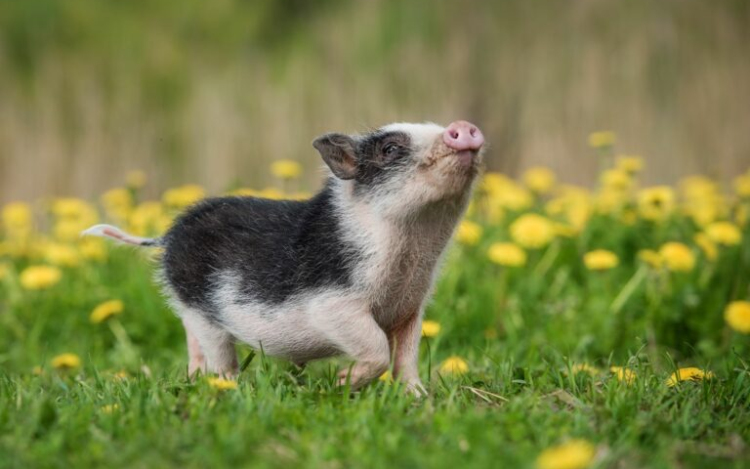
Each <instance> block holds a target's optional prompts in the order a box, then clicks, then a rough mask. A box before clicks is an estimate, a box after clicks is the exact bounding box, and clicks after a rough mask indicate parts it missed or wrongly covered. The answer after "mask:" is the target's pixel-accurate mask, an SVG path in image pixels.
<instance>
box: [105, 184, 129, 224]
mask: <svg viewBox="0 0 750 469" xmlns="http://www.w3.org/2000/svg"><path fill="white" fill-rule="evenodd" d="M101 200H102V205H103V206H104V210H105V211H106V212H107V215H109V217H110V218H113V219H115V220H118V221H120V220H126V219H127V217H128V215H129V214H130V211H131V210H132V209H133V196H132V195H131V193H130V191H129V190H128V189H125V188H124V187H117V188H115V189H110V190H108V191H107V192H105V193H104V194H102V197H101Z"/></svg>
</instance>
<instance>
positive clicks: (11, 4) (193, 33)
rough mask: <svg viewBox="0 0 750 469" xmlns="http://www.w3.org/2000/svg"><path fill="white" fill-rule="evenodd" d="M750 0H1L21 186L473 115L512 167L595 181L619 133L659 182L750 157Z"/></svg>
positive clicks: (262, 181) (231, 182)
mask: <svg viewBox="0 0 750 469" xmlns="http://www.w3.org/2000/svg"><path fill="white" fill-rule="evenodd" d="M749 45H750V3H749V2H746V1H744V0H734V1H731V0H727V1H721V2H707V1H698V0H664V1H659V2H653V1H645V0H638V1H628V2H622V1H614V0H611V1H610V0H608V1H605V0H579V1H575V2H563V1H556V0H549V1H542V0H539V1H524V0H518V1H480V0H463V1H432V0H417V1H399V0H371V1H360V2H349V1H343V0H327V1H315V2H312V1H305V0H284V1H271V0H265V1H255V2H251V1H241V0H212V1H210V2H207V1H199V0H181V1H178V0H128V1H114V0H0V202H6V201H10V200H16V199H27V200H29V199H35V198H38V197H42V196H47V195H79V196H84V197H92V196H94V195H96V194H99V193H101V192H102V191H103V190H104V189H106V188H109V187H113V186H116V185H119V184H121V183H122V180H123V177H124V174H125V173H126V172H127V171H128V170H131V169H142V170H144V171H146V173H147V174H148V175H149V178H150V180H151V184H150V185H149V188H148V190H149V191H151V194H150V195H156V194H158V193H159V192H160V191H161V190H163V189H164V188H166V187H169V186H172V185H176V184H180V183H186V182H195V183H198V184H201V185H204V186H206V187H207V188H208V190H209V191H210V192H214V193H216V192H219V191H222V190H224V189H226V188H228V187H232V186H237V185H246V186H253V187H263V186H265V185H267V184H268V180H269V179H270V177H269V174H268V164H269V163H270V162H271V161H273V160H276V159H280V158H291V159H296V160H298V161H300V162H301V163H302V164H303V166H304V167H305V168H306V169H307V171H306V175H305V178H304V179H303V182H302V188H305V189H314V188H315V187H316V186H317V185H318V183H319V179H320V171H319V170H318V168H319V167H320V164H319V160H318V158H317V156H316V155H315V153H314V151H313V150H312V148H311V146H310V142H311V140H312V139H313V138H314V137H315V136H316V135H318V134H320V133H323V132H326V131H331V130H338V131H346V132H358V131H364V130H367V129H369V128H372V127H377V126H379V125H381V124H384V123H387V122H391V121H424V120H431V121H436V122H439V123H443V124H446V123H448V122H449V121H451V120H454V119H459V118H464V119H468V120H471V121H473V122H475V123H477V124H479V125H480V126H481V127H482V129H483V130H484V132H485V135H486V136H487V138H488V140H489V142H490V144H491V147H490V150H489V153H488V157H489V158H488V165H489V166H490V168H492V169H495V170H500V171H504V172H507V173H509V174H511V175H514V174H516V173H518V172H519V171H521V170H523V169H524V168H527V167H529V166H532V165H537V164H543V165H547V166H549V167H551V168H552V169H554V170H555V171H556V172H558V173H559V174H560V176H561V178H562V179H563V180H564V181H568V182H574V183H581V184H592V183H594V182H595V178H596V174H597V172H598V170H599V169H600V168H599V162H598V161H597V156H596V154H595V152H594V151H593V150H591V149H590V148H588V147H587V142H586V139H587V135H588V134H589V133H590V132H591V131H594V130H602V129H606V130H613V131H615V132H616V133H617V135H618V143H617V146H616V148H617V150H618V151H619V152H622V153H626V154H641V155H643V156H644V157H645V158H646V160H647V165H648V168H647V171H646V173H645V175H644V180H645V181H646V182H647V183H656V182H664V183H672V182H674V181H675V180H676V179H678V178H679V177H682V176H685V175H688V174H693V173H703V174H707V175H709V176H713V177H716V178H719V179H721V180H728V179H729V178H730V177H732V176H734V175H736V174H739V173H740V172H741V171H744V170H746V169H747V167H748V166H749V165H750V47H749Z"/></svg>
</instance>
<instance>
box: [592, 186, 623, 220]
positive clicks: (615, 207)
mask: <svg viewBox="0 0 750 469" xmlns="http://www.w3.org/2000/svg"><path fill="white" fill-rule="evenodd" d="M628 202H629V195H628V192H627V191H623V190H620V189H615V188H613V187H607V186H603V187H602V190H600V191H599V192H598V193H597V194H596V198H595V199H594V204H595V206H596V210H597V212H598V213H603V214H608V213H614V212H618V211H619V210H620V209H622V207H623V206H625V205H626V204H627V203H628Z"/></svg>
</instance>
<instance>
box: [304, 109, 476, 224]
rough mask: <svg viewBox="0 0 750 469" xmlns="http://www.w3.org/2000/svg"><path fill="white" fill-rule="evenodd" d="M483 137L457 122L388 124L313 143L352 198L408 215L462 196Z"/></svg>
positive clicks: (473, 168) (470, 178) (470, 181)
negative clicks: (357, 133)
mask: <svg viewBox="0 0 750 469" xmlns="http://www.w3.org/2000/svg"><path fill="white" fill-rule="evenodd" d="M483 144H484V136H483V135H482V132H481V131H480V130H479V128H477V126H475V125H473V124H471V123H469V122H466V121H456V122H453V123H451V124H450V125H448V126H447V127H442V126H439V125H437V124H431V123H430V124H405V123H398V124H390V125H386V126H384V127H381V128H380V129H378V130H376V131H374V132H371V133H368V134H364V135H344V134H339V133H330V134H326V135H323V136H321V137H319V138H317V139H316V140H315V141H314V142H313V146H314V147H315V148H316V149H317V150H318V151H319V152H320V154H321V156H322V157H323V160H324V161H325V162H326V164H327V165H328V167H329V168H330V169H331V172H332V173H333V176H335V178H336V179H337V181H336V182H337V186H339V187H340V188H341V190H343V191H346V192H347V193H348V194H349V195H350V196H351V197H352V198H353V199H355V201H356V202H361V203H366V204H370V205H373V206H376V207H378V208H379V209H381V210H382V211H383V212H385V213H387V214H390V215H395V216H398V215H408V214H409V213H413V212H414V211H418V210H419V209H420V208H422V207H426V206H428V205H431V204H432V203H434V202H440V201H443V200H446V201H447V200H465V199H467V195H468V193H469V191H470V188H471V185H472V182H473V181H474V179H475V177H476V175H477V173H478V171H479V167H480V165H481V161H482V152H481V150H482V146H483Z"/></svg>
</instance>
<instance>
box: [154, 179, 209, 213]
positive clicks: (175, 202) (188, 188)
mask: <svg viewBox="0 0 750 469" xmlns="http://www.w3.org/2000/svg"><path fill="white" fill-rule="evenodd" d="M205 196H206V191H205V190H204V189H203V188H202V187H201V186H199V185H197V184H186V185H184V186H180V187H175V188H173V189H169V190H167V191H166V192H164V194H163V195H162V201H163V202H164V204H165V205H167V206H169V207H171V208H174V209H182V208H185V207H188V206H190V205H193V204H194V203H195V202H198V201H199V200H201V199H202V198H204V197H205Z"/></svg>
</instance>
